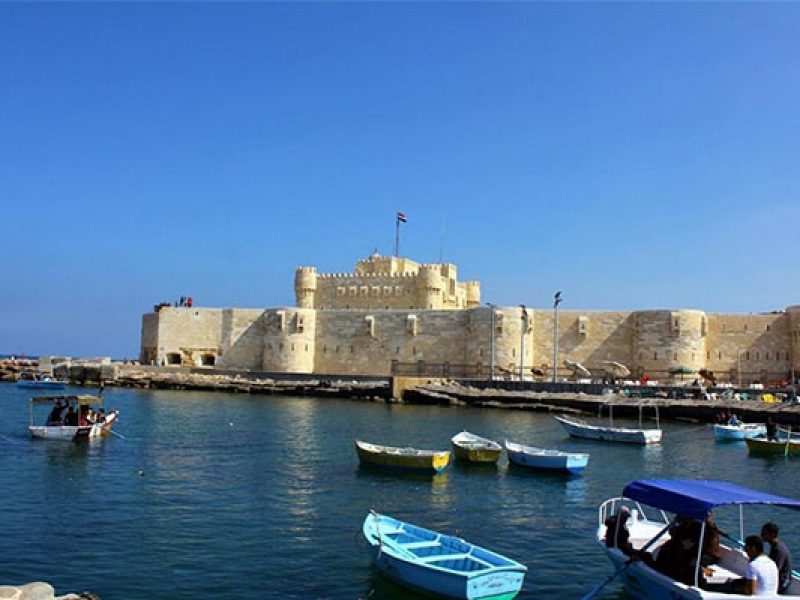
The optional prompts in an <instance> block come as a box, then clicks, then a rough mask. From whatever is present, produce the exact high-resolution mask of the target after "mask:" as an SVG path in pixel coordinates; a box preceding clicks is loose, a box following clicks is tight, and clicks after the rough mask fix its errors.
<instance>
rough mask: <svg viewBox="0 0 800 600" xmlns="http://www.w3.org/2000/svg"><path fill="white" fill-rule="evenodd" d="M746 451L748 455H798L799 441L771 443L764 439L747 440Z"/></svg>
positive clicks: (799, 449) (799, 451) (799, 453)
mask: <svg viewBox="0 0 800 600" xmlns="http://www.w3.org/2000/svg"><path fill="white" fill-rule="evenodd" d="M745 443H746V444H747V451H748V452H749V453H750V454H777V455H786V454H791V455H800V440H798V441H794V440H778V441H777V442H776V441H772V440H767V439H764V438H747V439H745Z"/></svg>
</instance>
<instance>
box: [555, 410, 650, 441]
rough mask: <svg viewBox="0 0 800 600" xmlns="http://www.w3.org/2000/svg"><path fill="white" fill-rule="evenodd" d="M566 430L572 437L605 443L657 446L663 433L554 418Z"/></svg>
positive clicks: (567, 418) (573, 418)
mask: <svg viewBox="0 0 800 600" xmlns="http://www.w3.org/2000/svg"><path fill="white" fill-rule="evenodd" d="M554 418H555V420H556V421H558V422H559V423H561V426H562V427H563V428H564V430H565V431H566V432H567V433H568V434H569V435H571V436H572V437H577V438H584V439H588V440H601V441H604V442H622V443H626V444H657V443H659V442H660V441H661V436H662V431H661V429H660V428H656V429H641V428H639V429H633V428H629V427H614V425H613V422H612V423H611V424H609V425H601V424H598V425H592V424H590V423H587V422H586V421H584V420H583V419H578V418H575V417H568V416H566V415H560V416H555V417H554Z"/></svg>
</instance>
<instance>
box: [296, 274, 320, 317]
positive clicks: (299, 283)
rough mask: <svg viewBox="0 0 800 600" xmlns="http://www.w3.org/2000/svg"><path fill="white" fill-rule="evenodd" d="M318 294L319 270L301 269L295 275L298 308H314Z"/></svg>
mask: <svg viewBox="0 0 800 600" xmlns="http://www.w3.org/2000/svg"><path fill="white" fill-rule="evenodd" d="M316 292H317V268H316V267H300V268H298V269H297V270H296V271H295V273H294V294H295V303H296V305H297V307H298V308H314V297H315V295H316Z"/></svg>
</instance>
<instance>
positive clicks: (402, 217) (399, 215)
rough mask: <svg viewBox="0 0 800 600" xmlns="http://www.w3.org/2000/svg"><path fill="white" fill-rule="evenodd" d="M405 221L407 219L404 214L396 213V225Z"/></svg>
mask: <svg viewBox="0 0 800 600" xmlns="http://www.w3.org/2000/svg"><path fill="white" fill-rule="evenodd" d="M407 220H408V219H406V215H405V213H401V212H400V211H397V222H398V223H405V222H406V221H407Z"/></svg>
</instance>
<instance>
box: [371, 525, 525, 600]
mask: <svg viewBox="0 0 800 600" xmlns="http://www.w3.org/2000/svg"><path fill="white" fill-rule="evenodd" d="M362 531H363V534H364V537H365V538H366V540H367V543H368V548H369V553H370V556H371V557H372V561H373V563H374V564H375V567H376V568H377V569H378V570H379V571H380V572H381V573H382V574H383V575H384V576H385V577H388V578H389V579H392V580H393V581H395V582H397V583H399V584H401V585H404V586H406V587H409V588H412V589H414V590H418V591H422V592H427V593H429V594H435V595H437V596H441V597H444V598H458V599H464V600H511V598H514V597H515V596H516V595H517V594H518V593H519V590H520V588H521V587H522V581H523V579H524V578H525V572H526V571H527V567H525V565H522V564H520V563H518V562H516V561H514V560H511V559H510V558H506V557H505V556H501V555H500V554H497V553H495V552H492V551H490V550H486V549H485V548H481V547H479V546H475V545H474V544H470V543H469V542H466V541H464V540H462V539H461V538H457V537H453V536H449V535H444V534H441V533H437V532H435V531H430V530H428V529H423V528H422V527H417V526H416V525H411V524H409V523H405V522H403V521H399V520H397V519H394V518H392V517H389V516H386V515H381V514H378V513H376V512H370V514H368V515H367V517H366V518H365V519H364V525H363V527H362Z"/></svg>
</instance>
